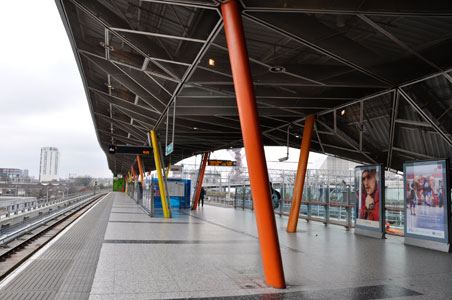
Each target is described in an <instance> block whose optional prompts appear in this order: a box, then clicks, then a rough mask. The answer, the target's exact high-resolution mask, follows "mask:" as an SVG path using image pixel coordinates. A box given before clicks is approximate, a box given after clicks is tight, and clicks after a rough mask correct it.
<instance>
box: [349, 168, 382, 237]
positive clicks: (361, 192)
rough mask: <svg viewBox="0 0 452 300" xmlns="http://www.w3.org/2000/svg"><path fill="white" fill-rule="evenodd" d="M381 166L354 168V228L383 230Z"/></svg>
mask: <svg viewBox="0 0 452 300" xmlns="http://www.w3.org/2000/svg"><path fill="white" fill-rule="evenodd" d="M383 172H384V171H383V169H382V166H381V165H372V166H358V167H356V168H355V190H356V198H355V199H356V202H355V203H356V204H355V209H356V210H355V216H356V218H355V227H357V228H364V229H369V230H375V231H382V230H383V225H382V224H383V222H384V213H383V209H384V190H383V189H384V176H383Z"/></svg>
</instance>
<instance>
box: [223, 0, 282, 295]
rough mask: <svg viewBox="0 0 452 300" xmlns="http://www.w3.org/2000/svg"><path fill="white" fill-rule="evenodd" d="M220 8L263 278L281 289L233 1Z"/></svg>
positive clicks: (256, 122) (259, 141) (262, 156)
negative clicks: (249, 185)
mask: <svg viewBox="0 0 452 300" xmlns="http://www.w3.org/2000/svg"><path fill="white" fill-rule="evenodd" d="M221 11H222V14H223V20H224V30H225V33H226V41H227V44H228V51H229V59H230V61H231V70H232V77H233V80H234V88H235V94H236V98H237V107H238V111H239V117H240V126H241V128H242V136H243V144H244V146H245V153H246V160H247V163H248V172H249V177H250V184H251V193H252V197H253V204H254V209H255V214H256V223H257V229H258V233H259V242H260V246H261V253H262V261H263V265H264V272H265V281H266V282H267V284H269V285H271V286H273V287H276V288H285V287H286V283H285V280H284V271H283V265H282V260H281V252H280V248H279V241H278V232H277V230H276V222H275V215H274V212H273V205H272V201H271V197H270V195H271V192H270V183H269V181H268V172H267V164H266V161H265V154H264V148H263V143H262V135H261V130H260V127H259V117H258V113H257V106H256V99H255V96H254V90H253V85H252V80H251V72H250V67H249V61H248V53H247V50H246V44H245V36H244V34H243V27H242V20H241V18H240V14H239V9H238V4H237V1H236V0H231V1H227V2H223V3H222V4H221Z"/></svg>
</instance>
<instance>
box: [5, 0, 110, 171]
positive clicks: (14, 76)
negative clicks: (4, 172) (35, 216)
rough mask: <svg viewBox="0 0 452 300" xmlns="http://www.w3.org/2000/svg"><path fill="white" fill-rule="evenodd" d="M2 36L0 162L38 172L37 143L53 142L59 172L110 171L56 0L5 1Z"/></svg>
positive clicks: (42, 144) (7, 165)
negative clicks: (56, 152)
mask: <svg viewBox="0 0 452 300" xmlns="http://www.w3.org/2000/svg"><path fill="white" fill-rule="evenodd" d="M0 36H1V38H2V40H1V47H0V84H1V91H2V93H1V96H0V101H1V109H0V132H1V134H0V140H1V142H0V145H1V147H0V168H2V167H4V168H20V169H29V170H30V173H31V175H33V176H36V177H37V176H38V172H39V157H40V151H41V150H40V149H41V147H43V146H54V147H58V148H59V150H60V154H61V169H60V176H61V177H63V178H65V177H66V176H67V174H68V173H76V174H78V175H83V174H89V175H91V176H96V177H110V176H111V172H110V171H109V170H108V167H107V160H106V158H105V154H104V153H103V152H102V150H101V149H100V147H99V144H98V142H97V138H96V135H95V131H94V126H93V122H92V119H91V115H90V113H89V108H88V103H87V101H86V97H85V93H84V89H83V85H82V82H81V79H80V75H79V72H78V69H77V66H76V63H75V59H74V55H73V52H72V49H71V47H70V43H69V40H68V37H67V35H66V32H65V30H64V27H63V24H62V22H61V19H60V16H59V14H58V11H57V8H56V5H55V3H54V1H52V0H47V1H31V0H25V1H4V3H2V12H1V14H0Z"/></svg>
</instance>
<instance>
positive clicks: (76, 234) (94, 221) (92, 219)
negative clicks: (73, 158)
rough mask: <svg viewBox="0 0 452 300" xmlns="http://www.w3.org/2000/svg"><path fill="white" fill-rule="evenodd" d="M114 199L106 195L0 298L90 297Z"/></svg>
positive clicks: (2, 293) (34, 262) (6, 287)
mask: <svg viewBox="0 0 452 300" xmlns="http://www.w3.org/2000/svg"><path fill="white" fill-rule="evenodd" d="M113 200H114V196H113V195H112V194H110V195H108V196H107V197H105V198H104V199H103V200H102V201H101V202H100V203H99V204H98V205H97V206H95V207H94V208H93V209H92V210H91V211H90V212H88V213H87V214H86V215H85V216H84V217H83V219H81V220H80V221H79V222H78V223H77V224H75V225H74V226H73V227H72V228H71V229H70V230H69V231H67V232H66V233H65V234H64V235H63V236H62V237H61V238H60V239H59V240H58V241H57V242H56V243H54V244H53V245H52V246H51V247H50V248H49V249H47V251H45V252H44V253H43V254H42V255H41V256H40V257H39V258H38V259H36V260H35V261H33V262H32V263H31V264H30V265H29V266H28V267H27V268H26V269H25V270H23V271H22V272H21V273H20V274H19V275H17V276H16V277H15V278H14V279H13V280H12V281H11V282H9V283H8V284H7V285H6V286H5V287H3V289H2V290H0V299H2V300H3V299H4V300H7V299H8V300H9V299H11V300H13V299H14V300H26V299H36V300H39V299H69V300H72V299H74V300H75V299H88V298H89V292H90V290H91V286H92V283H93V280H94V275H95V273H96V267H97V262H98V260H99V255H100V250H101V247H102V243H103V241H104V236H105V230H106V228H107V224H108V220H109V218H110V211H111V208H112V205H113Z"/></svg>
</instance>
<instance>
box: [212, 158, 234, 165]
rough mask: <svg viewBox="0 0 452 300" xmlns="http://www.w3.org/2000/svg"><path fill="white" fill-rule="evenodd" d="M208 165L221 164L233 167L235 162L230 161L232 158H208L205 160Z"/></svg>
mask: <svg viewBox="0 0 452 300" xmlns="http://www.w3.org/2000/svg"><path fill="white" fill-rule="evenodd" d="M207 163H208V165H209V166H221V167H235V166H237V162H236V161H232V160H213V159H209V160H208V161H207Z"/></svg>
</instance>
